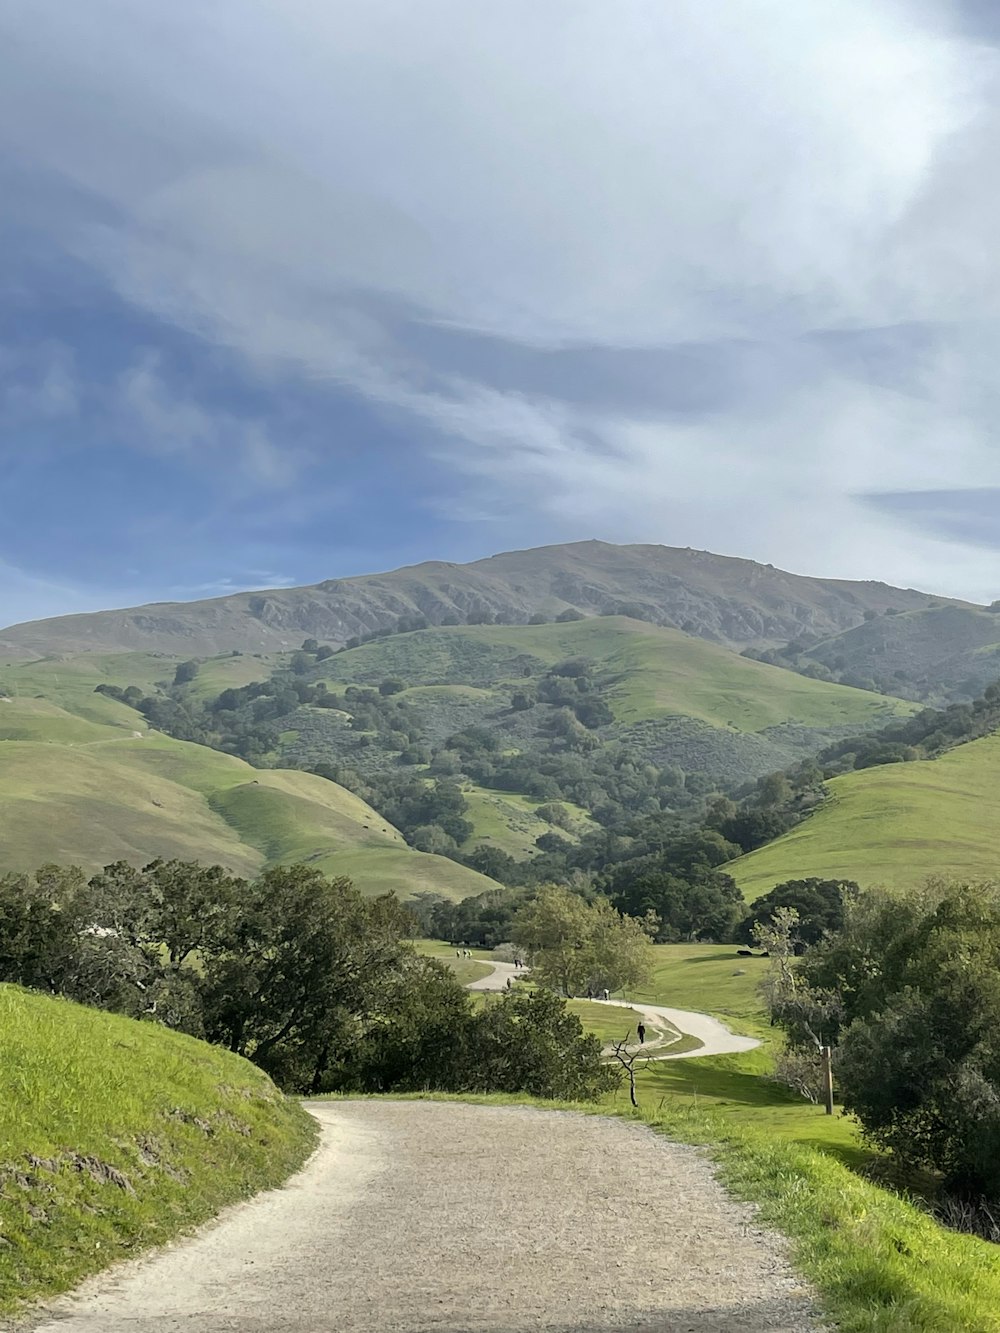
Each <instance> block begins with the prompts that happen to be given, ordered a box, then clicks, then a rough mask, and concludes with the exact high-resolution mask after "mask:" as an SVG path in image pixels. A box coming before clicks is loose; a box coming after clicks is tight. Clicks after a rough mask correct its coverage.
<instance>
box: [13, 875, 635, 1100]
mask: <svg viewBox="0 0 1000 1333" xmlns="http://www.w3.org/2000/svg"><path fill="white" fill-rule="evenodd" d="M426 906H430V905H426ZM431 910H433V909H432V908H431ZM412 927H413V917H412V916H411V914H410V913H409V912H408V911H407V910H406V909H405V908H404V907H402V906H401V905H400V903H399V902H398V901H397V899H396V898H395V897H393V896H392V895H388V896H385V897H382V898H375V899H369V898H364V897H362V895H361V894H359V893H358V892H357V890H355V889H354V887H353V886H352V885H351V883H350V882H349V881H348V880H343V879H341V880H328V879H327V878H326V877H325V876H324V875H322V874H321V873H320V872H319V871H318V870H316V869H314V868H312V867H309V866H304V865H296V866H282V867H276V868H273V869H271V870H268V871H266V872H265V873H264V874H262V875H261V876H260V877H259V878H258V879H256V880H254V881H252V882H249V883H247V882H244V881H240V880H233V879H231V878H230V877H229V876H227V875H226V874H225V872H224V871H222V870H220V869H219V868H218V867H202V866H199V865H197V864H196V863H191V862H189V863H183V862H177V861H172V862H162V861H156V862H153V863H152V864H151V865H149V866H147V867H146V868H145V869H144V870H136V869H135V868H134V867H131V866H128V865H126V864H125V863H124V862H119V863H117V864H115V865H112V866H108V867H106V868H105V870H104V871H103V872H101V873H100V874H99V875H95V876H93V878H92V879H91V880H90V881H89V882H88V881H87V880H86V879H85V878H84V876H83V875H82V874H81V873H80V872H79V871H75V870H73V869H70V870H61V869H60V868H59V867H53V866H47V867H43V868H42V869H41V870H39V871H38V872H37V873H36V874H34V875H7V876H5V877H4V878H3V879H0V982H15V983H17V984H19V985H24V986H31V987H35V988H38V989H44V990H47V991H54V992H58V993H61V994H63V995H66V996H68V997H69V998H71V999H75V1000H78V1001H82V1002H83V1003H88V1004H92V1005H96V1006H98V1007H100V1008H104V1009H110V1010H114V1011H116V1012H120V1013H124V1014H127V1015H129V1016H131V1017H137V1018H138V1017H145V1018H149V1019H153V1020H156V1021H159V1022H164V1023H167V1024H169V1025H170V1026H173V1027H178V1028H181V1029H183V1030H184V1031H187V1032H190V1033H193V1034H194V1035H198V1036H204V1037H206V1038H207V1039H208V1040H210V1041H213V1042H216V1043H218V1044H221V1045H225V1046H226V1047H228V1049H229V1050H231V1051H235V1052H237V1053H238V1054H240V1055H244V1056H247V1057H248V1058H249V1059H251V1060H253V1061H254V1062H255V1063H257V1064H258V1065H260V1066H261V1067H262V1068H263V1069H265V1070H267V1072H268V1073H269V1074H270V1075H271V1076H272V1077H273V1078H274V1079H275V1080H276V1081H277V1082H279V1083H280V1084H281V1085H282V1086H283V1087H284V1088H286V1089H288V1090H289V1091H292V1092H324V1091H333V1090H342V1091H388V1090H391V1089H399V1090H415V1089H440V1090H446V1091H465V1090H475V1091H483V1092H518V1091H527V1092H530V1093H533V1094H536V1095H538V1096H545V1097H590V1098H592V1097H595V1096H597V1095H598V1094H599V1093H600V1092H602V1091H603V1090H604V1089H605V1088H607V1087H608V1086H610V1084H609V1081H608V1075H607V1072H606V1070H605V1068H604V1066H603V1065H602V1064H601V1061H600V1047H599V1043H597V1042H596V1041H595V1039H594V1038H592V1037H585V1036H584V1035H583V1033H582V1029H581V1028H580V1024H579V1021H578V1020H577V1019H576V1018H575V1017H574V1016H572V1015H569V1014H567V1013H566V1011H565V1006H564V1005H563V1004H562V1002H561V1001H557V1000H556V999H555V998H554V997H552V996H538V997H535V998H529V997H512V998H511V999H507V1000H504V1001H502V1002H501V1003H499V1004H497V1005H490V1006H488V1008H487V1009H486V1010H483V1011H473V1010H472V1007H471V1004H470V1000H469V997H468V995H467V993H466V992H465V991H463V990H462V988H461V987H460V986H459V984H458V982H457V981H456V980H455V977H454V976H453V974H452V973H451V972H450V971H448V969H446V968H445V967H444V966H443V965H442V964H440V963H438V962H436V961H434V960H431V959H426V958H422V957H420V956H418V955H417V954H415V953H414V951H413V947H412V945H411V944H410V943H409V940H408V936H409V934H410V931H411V930H412ZM195 957H196V958H197V963H196V965H194V964H193V959H194V958H195Z"/></svg>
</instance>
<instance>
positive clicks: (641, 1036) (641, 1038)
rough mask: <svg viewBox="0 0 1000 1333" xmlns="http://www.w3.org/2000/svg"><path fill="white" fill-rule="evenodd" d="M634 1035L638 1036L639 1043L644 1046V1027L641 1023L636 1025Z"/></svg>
mask: <svg viewBox="0 0 1000 1333" xmlns="http://www.w3.org/2000/svg"><path fill="white" fill-rule="evenodd" d="M635 1035H636V1036H637V1037H638V1038H639V1045H640V1046H644V1045H645V1044H646V1029H645V1028H644V1027H643V1025H642V1024H641V1023H640V1024H639V1025H638V1026H637V1027H636V1030H635Z"/></svg>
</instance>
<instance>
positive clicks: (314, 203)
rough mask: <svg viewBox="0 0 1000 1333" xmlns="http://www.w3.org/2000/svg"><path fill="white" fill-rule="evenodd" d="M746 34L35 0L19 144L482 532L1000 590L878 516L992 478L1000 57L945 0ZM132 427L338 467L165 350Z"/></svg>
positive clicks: (184, 319) (101, 248)
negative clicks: (377, 419) (208, 388)
mask: <svg viewBox="0 0 1000 1333" xmlns="http://www.w3.org/2000/svg"><path fill="white" fill-rule="evenodd" d="M971 12H972V11H971V10H969V11H968V13H967V14H966V16H965V17H966V19H967V20H968V16H969V13H971ZM721 14H722V11H720V10H719V9H718V7H716V6H712V5H706V4H705V3H704V0H673V3H671V4H670V5H663V4H661V3H659V0H626V3H624V4H622V5H619V6H608V5H606V4H605V3H602V2H601V0H551V3H549V4H546V5H538V4H532V3H529V0H509V3H507V4H505V5H494V6H483V5H479V6H470V5H469V4H468V3H467V2H466V0H428V3H426V4H423V5H420V6H414V5H412V4H406V3H403V0H368V3H366V4H364V5H348V4H346V3H342V2H340V0H338V2H336V3H329V4H319V3H316V0H281V3H280V4H279V3H278V0H255V2H254V3H253V4H249V5H248V4H246V3H243V0H240V2H239V3H237V0H215V3H213V5H212V6H210V7H208V8H206V7H204V6H196V5H195V4H194V3H193V0H187V2H186V3H185V2H183V0H182V3H180V4H177V3H174V4H172V5H170V6H167V5H166V4H165V0H148V3H146V4H144V5H142V6H136V5H133V4H129V3H126V0H92V4H91V5H89V6H87V10H86V13H84V12H83V11H78V10H76V9H73V8H69V9H67V7H66V6H65V5H63V4H61V3H59V2H58V0H31V3H30V4H29V3H27V0H21V2H20V3H15V4H14V5H13V6H12V7H8V9H7V10H6V11H5V15H0V38H2V41H0V47H2V49H3V50H4V51H5V52H6V54H5V55H4V56H0V60H2V61H3V68H2V69H0V74H2V75H4V76H5V77H0V147H5V151H6V153H7V155H8V156H9V157H10V158H11V159H12V160H15V161H17V162H18V163H20V164H21V165H22V166H24V164H29V166H30V169H31V170H34V171H35V172H36V174H37V175H38V177H39V179H42V177H43V176H44V181H45V188H46V189H47V190H51V188H52V182H53V181H55V182H58V183H60V185H61V187H62V188H64V189H65V190H66V191H67V197H69V196H70V195H71V196H72V198H73V200H74V201H75V203H74V206H73V207H72V208H67V210H66V211H65V213H62V214H58V213H56V212H55V211H50V212H49V213H48V214H47V215H46V222H45V226H46V227H47V229H48V232H49V235H50V238H51V242H52V244H53V245H56V246H58V247H60V248H61V249H62V250H64V251H65V252H66V253H68V254H71V255H73V256H75V257H76V258H77V259H78V260H83V261H85V262H86V263H87V264H89V265H90V266H92V267H93V268H94V270H95V271H97V272H99V273H101V274H102V275H103V279H104V281H106V282H107V283H108V284H110V285H112V286H113V287H114V289H115V290H116V291H117V292H118V293H119V294H120V295H121V296H122V297H124V298H125V299H126V300H127V301H129V302H131V303H133V304H134V305H135V306H137V307H140V308H142V309H143V310H145V311H147V312H150V313H152V314H153V315H155V316H156V317H157V318H159V319H161V320H163V321H164V322H165V323H167V324H171V325H174V326H177V327H179V328H182V329H184V330H186V331H187V332H188V333H189V334H192V335H194V336H196V337H197V338H199V339H202V340H204V341H206V342H208V343H211V344H216V345H221V346H225V347H227V348H229V349H232V350H234V351H235V352H237V353H238V354H239V355H240V356H241V357H242V358H244V359H245V361H246V363H247V364H248V365H249V366H251V367H253V368H255V369H256V372H257V374H258V376H259V379H260V381H261V383H262V384H272V383H275V382H280V383H296V382H297V383H300V384H307V385H309V386H317V385H318V386H325V387H328V388H329V389H331V390H335V391H339V392H342V391H346V392H348V393H350V394H353V395H356V396H357V397H358V398H359V399H362V400H365V401H367V402H369V403H371V404H373V405H375V406H376V407H377V409H378V410H379V411H382V412H385V413H387V414H389V415H390V416H391V417H392V418H393V419H399V420H402V421H404V422H409V423H411V425H412V428H413V430H412V435H413V445H412V447H413V448H414V449H415V450H420V451H422V452H423V453H424V454H425V455H426V456H427V457H428V458H430V459H431V460H432V461H435V462H436V463H437V464H438V465H439V466H440V467H441V468H442V469H443V470H446V471H447V472H449V473H450V475H451V477H452V478H453V479H454V485H455V487H456V493H455V494H448V495H444V496H442V497H441V499H440V506H441V508H442V509H447V510H448V511H449V513H450V515H451V516H452V517H454V516H456V515H459V516H461V515H464V516H466V518H467V519H468V521H470V522H472V521H476V519H477V516H481V515H482V514H483V513H490V514H499V515H501V516H508V515H512V514H514V513H517V512H523V511H525V510H527V511H529V512H530V513H532V514H533V515H535V517H536V520H537V525H538V529H539V531H544V532H545V533H546V534H549V533H558V534H565V535H579V531H580V529H581V527H582V528H583V529H584V530H586V531H587V533H588V535H589V534H590V533H593V532H597V533H599V534H600V535H601V536H605V537H610V538H615V539H620V540H629V539H643V540H661V541H664V542H668V543H677V544H681V545H685V544H692V545H699V546H708V547H712V548H715V549H727V550H730V551H732V552H734V553H740V554H749V555H754V556H756V557H758V558H761V559H769V560H772V561H773V562H774V563H778V564H786V565H791V566H793V567H795V568H797V569H800V570H809V569H816V570H819V571H822V572H828V573H839V574H843V575H852V576H855V577H865V576H868V577H872V576H875V577H884V578H895V579H899V580H900V581H903V582H908V583H917V582H921V581H924V582H925V583H926V584H927V586H934V587H936V588H940V589H941V590H942V591H960V590H962V589H967V590H971V589H975V590H979V589H982V588H986V587H987V586H989V585H990V584H991V583H1000V564H996V565H995V564H994V563H993V557H992V556H991V555H988V554H984V551H983V549H982V548H981V547H976V545H975V542H974V541H963V540H962V532H961V527H960V525H959V527H957V528H952V529H950V530H949V531H948V532H944V531H943V529H941V527H940V525H939V524H938V525H935V524H934V523H933V522H931V521H930V520H928V521H927V523H925V524H924V526H923V527H921V526H920V525H919V515H918V521H915V520H914V516H913V514H912V513H911V514H909V515H908V516H907V517H906V518H905V520H904V518H903V517H901V516H900V510H899V508H898V507H897V508H895V509H893V508H891V507H889V506H886V505H882V506H881V507H877V506H873V505H872V504H870V503H868V502H867V501H866V500H865V498H864V497H865V496H868V495H870V494H872V493H881V492H897V491H905V490H908V489H922V490H947V489H955V488H959V489H968V488H975V487H980V486H995V485H998V484H1000V475H998V471H1000V464H998V457H997V452H996V448H995V446H994V443H993V429H994V423H995V421H996V414H997V403H996V401H995V395H994V392H993V389H992V383H993V378H994V373H993V366H994V365H995V364H996V355H997V353H1000V265H998V264H997V262H996V259H995V254H994V252H995V239H994V238H995V235H996V233H997V230H998V227H1000V187H998V186H997V183H996V182H997V180H998V179H1000V176H998V172H997V170H996V168H997V166H998V165H1000V163H998V161H997V157H998V154H1000V147H998V145H1000V134H998V133H997V131H998V129H1000V125H998V119H997V118H998V115H1000V97H998V93H997V87H998V85H997V74H998V69H1000V66H998V61H997V53H996V51H995V50H994V49H993V48H991V47H990V46H988V45H985V44H983V43H982V42H979V41H976V40H973V38H974V37H975V36H976V34H977V33H980V32H981V30H980V29H975V30H973V29H972V28H969V27H968V26H966V27H963V26H962V23H961V22H959V18H960V17H961V16H960V15H958V13H957V11H955V10H953V9H952V8H951V7H950V6H947V5H945V4H944V3H943V0H942V3H940V4H937V3H933V2H932V0H923V2H914V3H909V4H904V3H902V2H901V0H900V3H896V2H895V0H800V3H798V4H795V5H789V4H787V3H786V0H759V3H758V4H756V5H754V6H752V7H750V6H736V5H734V6H730V7H728V8H727V9H726V10H725V11H724V16H720V15H721ZM6 76H9V77H6ZM4 90H6V91H4ZM39 188H41V187H39ZM116 413H117V416H116V420H117V421H118V422H119V428H120V429H122V430H124V431H126V432H131V433H132V434H133V435H134V437H135V439H136V441H137V442H138V443H144V444H145V446H147V447H151V448H156V449H161V450H185V451H188V452H189V453H190V455H191V456H192V458H197V457H198V456H199V455H200V454H202V453H203V452H204V451H205V450H206V449H208V450H211V449H216V448H217V449H220V450H221V451H223V452H226V453H228V454H230V455H231V456H232V457H233V458H234V459H236V460H238V466H239V468H240V469H241V470H242V473H243V475H244V477H245V478H246V479H247V484H248V485H256V486H258V487H259V488H261V489H262V490H264V491H266V489H267V488H268V487H269V486H271V485H278V484H283V485H285V486H286V487H288V486H291V487H294V486H295V484H296V483H297V482H298V481H299V480H300V478H301V473H302V470H303V468H305V467H307V466H308V458H304V457H303V455H302V453H301V447H300V446H297V445H296V443H295V442H294V440H292V439H289V438H288V437H287V436H283V437H282V438H281V439H280V440H279V439H276V438H275V436H274V433H273V431H271V430H269V429H268V428H267V427H266V426H265V425H264V424H263V423H260V422H255V420H254V419H253V418H252V417H250V416H246V415H243V414H240V413H237V412H233V413H229V414H228V415H226V414H225V413H222V414H219V413H218V412H216V413H215V414H214V415H213V418H212V420H209V419H208V416H207V414H206V412H205V409H204V407H203V406H200V405H199V404H198V403H197V401H195V400H193V399H192V397H191V396H190V395H185V394H184V393H181V392H179V391H178V389H177V388H176V386H175V385H173V384H168V383H167V382H166V380H165V377H164V375H163V374H162V369H161V367H160V364H159V362H158V359H157V356H156V355H155V354H149V355H148V356H147V355H145V354H144V355H143V356H140V357H139V359H138V360H137V361H136V364H135V365H134V367H133V368H132V370H131V371H129V372H128V373H127V374H125V375H123V376H122V377H121V379H120V380H119V383H118V386H117V406H116ZM373 481H374V484H376V485H377V483H378V478H377V477H375V478H373ZM944 537H946V538H947V540H943V538H944ZM427 554H428V555H432V554H435V552H434V550H433V549H432V541H431V544H430V546H429V549H428V551H427Z"/></svg>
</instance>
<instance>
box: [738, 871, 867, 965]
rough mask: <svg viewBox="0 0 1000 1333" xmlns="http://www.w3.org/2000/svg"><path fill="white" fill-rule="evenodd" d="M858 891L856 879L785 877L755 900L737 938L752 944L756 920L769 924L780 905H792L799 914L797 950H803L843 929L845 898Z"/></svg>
mask: <svg viewBox="0 0 1000 1333" xmlns="http://www.w3.org/2000/svg"><path fill="white" fill-rule="evenodd" d="M858 892H859V889H858V886H857V884H855V883H854V881H853V880H847V879H790V880H786V881H785V882H784V883H783V884H776V885H775V886H774V888H773V889H771V891H770V892H769V893H765V894H764V895H763V896H762V897H760V898H757V899H755V900H754V902H753V903H752V904H751V905H750V910H749V911H748V912H747V914H746V916H745V917H744V918H743V921H742V922H741V923H740V926H739V928H738V930H737V939H740V940H742V941H743V942H744V943H747V944H748V943H750V942H751V940H753V938H754V926H755V925H756V924H757V923H762V924H766V925H769V924H770V923H771V922H772V921H773V920H774V915H775V912H776V911H777V910H778V909H779V908H782V907H785V908H788V907H792V908H794V909H795V912H796V917H797V920H796V927H795V940H794V944H795V948H796V952H799V953H801V952H802V951H803V949H804V948H805V947H806V946H808V945H810V944H817V943H818V942H819V941H820V940H821V939H822V938H823V936H824V935H826V934H829V933H830V932H833V931H838V930H840V929H841V928H842V926H843V924H844V900H845V898H846V897H849V896H852V895H855V894H857V893H858Z"/></svg>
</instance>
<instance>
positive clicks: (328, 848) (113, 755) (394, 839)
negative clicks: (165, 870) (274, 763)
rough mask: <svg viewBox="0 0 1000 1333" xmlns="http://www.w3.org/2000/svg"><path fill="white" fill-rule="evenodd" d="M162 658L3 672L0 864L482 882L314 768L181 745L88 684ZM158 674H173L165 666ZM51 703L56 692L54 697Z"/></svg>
mask: <svg viewBox="0 0 1000 1333" xmlns="http://www.w3.org/2000/svg"><path fill="white" fill-rule="evenodd" d="M163 669H164V664H163V663H162V662H158V661H156V660H154V659H146V658H143V657H140V658H138V659H132V658H130V659H128V661H127V663H125V664H122V663H119V662H117V661H112V662H110V663H108V662H101V661H99V660H97V659H92V658H86V659H81V660H75V661H70V662H59V663H54V664H53V663H49V664H39V665H37V666H31V667H27V668H19V669H8V670H6V671H4V672H2V673H0V690H2V691H3V692H4V693H3V695H2V696H0V800H2V801H3V807H4V839H3V848H2V852H0V856H2V868H3V869H11V870H27V869H30V868H32V867H34V866H36V865H39V864H41V863H42V862H44V861H53V862H60V863H63V864H67V863H69V864H76V865H80V866H82V867H83V868H84V869H86V870H93V869H96V868H97V867H99V866H102V865H106V864H108V863H110V862H112V861H117V860H128V861H131V862H133V863H135V864H142V863H145V862H147V861H150V860H152V859H154V858H156V857H162V858H164V859H172V858H177V859H181V860H199V861H202V862H206V863H212V862H218V863H219V864H221V865H223V866H225V867H226V868H227V869H229V870H232V871H234V872H236V873H238V874H241V875H253V874H255V873H256V872H257V871H259V870H260V869H262V868H264V867H265V866H268V865H274V864H279V863H281V864H283V863H287V862H291V861H303V860H304V861H309V862H310V863H311V864H313V865H316V866H317V867H318V868H319V869H321V870H323V871H325V872H327V873H329V874H331V875H334V876H340V875H346V876H348V877H350V878H352V879H353V880H355V882H356V883H357V884H358V886H359V888H361V889H362V891H363V892H365V893H368V894H376V893H382V892H386V891H390V890H392V891H395V892H397V893H399V894H400V896H406V895H407V894H409V893H412V892H419V891H422V890H431V889H433V890H434V891H435V892H437V893H440V894H443V895H444V896H446V897H455V898H460V897H463V896H465V895H467V894H469V893H476V892H480V891H482V890H483V889H484V888H488V887H489V886H490V881H489V880H487V879H485V878H484V877H483V876H481V875H478V874H477V873H476V872H475V871H473V870H470V869H468V868H466V867H465V866H460V865H457V864H456V863H455V862H453V861H449V860H447V859H445V858H442V857H437V856H433V855H428V854H425V853H422V852H418V851H414V850H413V849H412V848H410V847H408V846H407V845H406V843H405V841H404V840H403V837H402V835H401V834H400V833H399V832H398V830H396V829H395V828H393V827H392V825H391V824H388V823H387V821H386V820H385V819H384V818H382V816H380V815H379V814H377V813H376V812H375V811H374V810H372V809H371V807H370V806H369V805H367V804H366V803H365V802H364V801H363V800H361V798H360V797H358V796H356V795H354V794H353V793H351V792H349V791H347V790H346V789H344V788H343V787H340V786H338V785H337V784H336V783H333V782H329V781H327V780H326V779H324V778H320V777H316V776H314V775H313V774H310V773H303V772H296V771H292V770H282V769H271V768H267V769H260V770H258V769H254V768H252V767H251V766H250V765H249V764H247V763H246V762H244V761H243V760H242V759H239V758H237V757H235V756H234V755H227V754H221V753H218V752H216V751H214V750H211V749H209V748H207V747H206V746H202V745H197V744H192V743H190V742H185V741H179V740H175V739H172V738H171V737H168V736H165V735H163V734H162V733H160V732H158V731H156V730H155V729H152V728H150V727H149V725H148V723H147V721H146V720H145V719H144V718H143V717H142V716H141V715H140V714H139V713H137V712H136V711H135V710H134V709H133V708H130V707H128V706H127V705H125V704H123V703H121V702H119V701H117V700H115V699H111V698H109V697H107V696H106V695H102V694H97V693H95V692H94V689H95V686H94V681H95V679H96V680H97V683H101V682H102V681H105V682H106V681H107V679H108V676H109V675H113V674H114V673H115V672H116V671H117V672H119V673H122V674H126V675H131V676H132V677H133V679H134V678H135V676H139V678H140V680H141V679H143V677H144V676H145V677H146V679H147V680H148V683H149V687H150V688H153V685H152V679H151V677H152V675H153V674H154V671H155V670H159V671H162V670H163ZM167 672H168V675H170V674H172V673H171V670H170V668H169V665H168V666H167ZM57 699H58V700H60V701H61V702H56V700H57Z"/></svg>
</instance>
